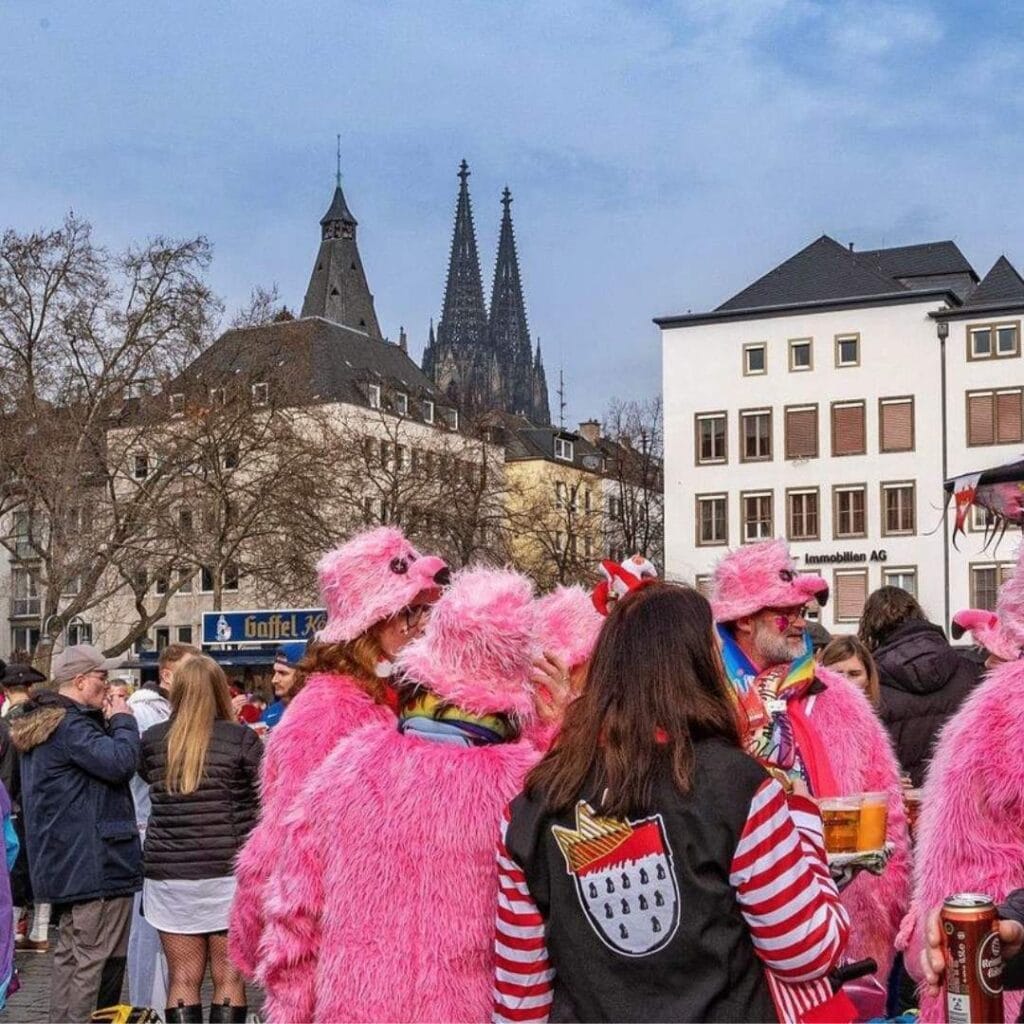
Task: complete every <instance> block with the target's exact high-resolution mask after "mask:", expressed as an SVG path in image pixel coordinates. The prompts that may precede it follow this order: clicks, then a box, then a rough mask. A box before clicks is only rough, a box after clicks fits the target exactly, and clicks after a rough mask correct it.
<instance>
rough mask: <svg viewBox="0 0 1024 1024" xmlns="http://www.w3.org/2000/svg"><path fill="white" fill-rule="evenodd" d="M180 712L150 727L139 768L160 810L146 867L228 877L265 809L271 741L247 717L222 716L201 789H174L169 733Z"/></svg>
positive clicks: (151, 871) (170, 875)
mask: <svg viewBox="0 0 1024 1024" xmlns="http://www.w3.org/2000/svg"><path fill="white" fill-rule="evenodd" d="M173 721H174V719H173V718H172V719H171V720H170V721H168V722H160V723H159V724H158V725H154V726H153V727H152V728H150V729H147V730H146V731H145V732H144V733H143V735H142V756H141V758H140V763H139V774H140V775H141V776H142V777H143V779H145V781H146V782H148V783H149V795H150V798H151V800H152V803H153V811H152V814H151V816H150V819H149V824H148V825H147V826H146V844H145V847H144V848H143V874H144V875H145V876H146V878H152V879H197V878H223V877H224V876H225V875H230V874H231V873H232V872H233V871H234V865H235V855H236V854H237V853H238V851H239V850H240V849H241V848H242V845H243V844H244V843H245V840H246V839H247V838H248V835H249V832H250V831H252V828H253V826H254V825H255V824H256V819H257V817H258V816H259V773H260V758H261V757H262V756H263V744H262V742H261V741H260V738H259V737H258V736H257V735H256V733H255V732H253V731H252V729H250V728H249V727H248V726H246V725H239V724H238V723H236V722H227V721H224V720H223V719H217V721H215V722H214V723H213V735H212V736H211V737H210V746H209V748H208V749H207V752H206V767H205V770H204V772H203V777H202V779H201V780H200V783H199V787H198V788H197V789H196V791H195V792H194V793H188V794H181V793H168V792H167V790H166V788H165V786H164V776H165V772H166V767H167V734H168V732H169V731H170V728H171V723H172V722H173Z"/></svg>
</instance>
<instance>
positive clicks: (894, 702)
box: [875, 620, 984, 786]
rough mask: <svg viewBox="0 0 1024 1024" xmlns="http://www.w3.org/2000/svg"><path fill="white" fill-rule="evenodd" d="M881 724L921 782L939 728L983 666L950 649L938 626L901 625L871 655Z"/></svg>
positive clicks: (907, 768) (905, 765) (905, 767)
mask: <svg viewBox="0 0 1024 1024" xmlns="http://www.w3.org/2000/svg"><path fill="white" fill-rule="evenodd" d="M875 662H876V663H877V665H878V677H879V682H880V683H881V684H882V688H881V697H882V707H881V715H882V721H883V722H885V725H886V728H887V729H888V730H889V733H890V735H891V736H892V741H893V743H894V745H895V747H896V756H897V757H898V758H899V761H900V764H901V765H902V767H903V770H904V771H905V772H908V773H909V774H910V777H911V779H912V780H913V783H914V785H915V786H920V785H921V783H922V782H923V781H924V773H925V769H926V768H927V767H928V761H929V759H930V758H931V754H932V746H933V745H934V743H935V737H936V735H937V734H938V731H939V729H941V728H942V724H943V723H944V722H945V721H946V719H947V718H949V716H950V715H952V714H953V713H954V712H955V711H956V710H957V708H959V707H960V704H961V702H962V701H963V699H964V697H966V696H967V694H969V693H970V692H971V690H972V689H974V686H975V685H976V684H977V682H978V680H979V679H980V678H981V674H982V672H983V670H984V666H983V665H982V664H981V663H980V662H978V661H975V660H974V659H972V658H971V657H970V656H968V655H967V654H966V653H963V652H960V651H958V650H956V649H955V648H953V647H950V645H949V643H948V642H947V641H946V635H945V633H943V632H942V630H941V628H940V627H938V626H935V625H933V624H932V623H930V622H921V621H919V620H915V621H911V622H905V623H904V624H903V625H902V626H900V627H899V628H898V629H896V630H894V631H893V632H892V633H890V634H889V636H888V638H887V639H886V641H885V643H884V644H882V645H881V646H880V647H879V648H878V649H877V650H876V651H875Z"/></svg>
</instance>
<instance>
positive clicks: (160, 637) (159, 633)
mask: <svg viewBox="0 0 1024 1024" xmlns="http://www.w3.org/2000/svg"><path fill="white" fill-rule="evenodd" d="M170 642H171V630H170V627H169V626H161V627H160V628H159V629H158V630H156V649H157V653H158V654H159V653H160V651H162V650H163V649H164V648H165V647H167V646H168V645H169V644H170Z"/></svg>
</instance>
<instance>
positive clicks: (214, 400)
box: [210, 388, 227, 405]
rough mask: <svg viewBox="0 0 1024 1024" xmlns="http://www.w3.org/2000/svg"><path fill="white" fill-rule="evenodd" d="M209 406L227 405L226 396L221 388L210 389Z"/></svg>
mask: <svg viewBox="0 0 1024 1024" xmlns="http://www.w3.org/2000/svg"><path fill="white" fill-rule="evenodd" d="M210 404H211V405H227V395H226V394H225V392H224V389H223V388H210Z"/></svg>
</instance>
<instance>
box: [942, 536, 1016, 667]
mask: <svg viewBox="0 0 1024 1024" xmlns="http://www.w3.org/2000/svg"><path fill="white" fill-rule="evenodd" d="M952 625H953V628H952V633H953V639H954V640H959V639H960V637H962V636H963V635H964V633H968V632H969V633H970V634H971V637H972V638H973V640H974V642H975V643H976V644H978V645H979V646H981V647H984V648H985V650H986V651H988V652H989V653H990V654H994V655H995V656H996V657H997V658H1002V659H1003V660H1004V661H1016V660H1017V658H1019V657H1020V656H1021V652H1022V650H1024V544H1021V546H1020V550H1019V551H1018V552H1017V567H1016V569H1015V570H1014V572H1013V573H1012V575H1011V576H1010V578H1009V579H1008V580H1007V581H1006V582H1005V583H1004V584H1003V585H1002V586H1001V587H1000V588H999V596H998V597H997V598H996V610H995V611H994V612H989V611H985V610H984V609H981V608H965V609H964V610H963V611H960V612H957V613H956V615H954V616H953V624H952Z"/></svg>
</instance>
